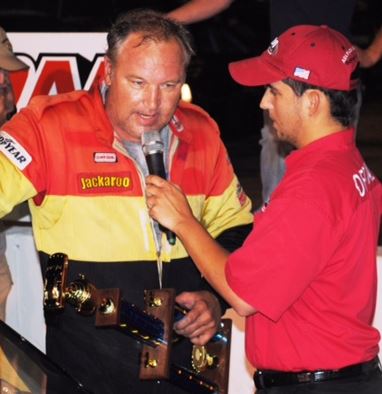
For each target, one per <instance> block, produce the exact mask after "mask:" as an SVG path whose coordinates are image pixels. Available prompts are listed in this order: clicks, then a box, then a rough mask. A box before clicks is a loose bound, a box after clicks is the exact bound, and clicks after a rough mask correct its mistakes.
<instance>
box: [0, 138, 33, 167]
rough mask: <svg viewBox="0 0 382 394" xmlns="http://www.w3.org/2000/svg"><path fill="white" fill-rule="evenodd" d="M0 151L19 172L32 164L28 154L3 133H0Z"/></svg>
mask: <svg viewBox="0 0 382 394" xmlns="http://www.w3.org/2000/svg"><path fill="white" fill-rule="evenodd" d="M0 151H1V152H3V153H4V155H5V156H7V157H8V159H9V160H10V161H11V162H12V163H13V164H14V165H15V166H16V167H17V168H18V169H20V170H24V169H25V168H26V167H27V166H28V165H29V164H30V163H31V162H32V157H31V156H30V154H29V153H28V152H27V151H26V150H25V149H24V148H23V147H22V146H21V145H20V144H19V143H18V142H17V141H16V140H15V139H14V138H13V137H11V136H10V135H9V134H8V133H6V132H5V131H1V132H0Z"/></svg>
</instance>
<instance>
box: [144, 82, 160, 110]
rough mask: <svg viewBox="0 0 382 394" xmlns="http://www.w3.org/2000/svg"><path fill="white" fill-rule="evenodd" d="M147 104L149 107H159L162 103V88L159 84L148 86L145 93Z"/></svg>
mask: <svg viewBox="0 0 382 394" xmlns="http://www.w3.org/2000/svg"><path fill="white" fill-rule="evenodd" d="M145 104H146V106H147V107H148V108H149V109H157V108H158V107H159V105H160V89H159V87H157V86H150V87H148V89H147V91H146V94H145Z"/></svg>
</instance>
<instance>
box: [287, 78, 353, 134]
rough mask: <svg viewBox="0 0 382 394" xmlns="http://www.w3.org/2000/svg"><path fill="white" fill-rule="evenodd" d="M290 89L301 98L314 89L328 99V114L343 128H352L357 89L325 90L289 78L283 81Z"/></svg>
mask: <svg viewBox="0 0 382 394" xmlns="http://www.w3.org/2000/svg"><path fill="white" fill-rule="evenodd" d="M283 82H284V83H286V84H287V85H288V86H290V87H291V88H292V90H293V91H294V93H295V94H296V95H297V96H299V97H300V96H302V95H303V94H304V92H305V91H306V90H308V89H316V90H319V91H321V92H322V93H324V94H325V96H327V97H328V99H329V104H330V114H331V115H332V117H333V118H334V119H336V120H337V121H338V122H339V123H341V124H342V125H343V126H344V127H349V126H353V125H354V123H355V120H356V112H357V104H358V100H359V94H360V93H359V92H358V91H357V89H353V90H350V91H343V90H335V89H326V88H322V87H319V86H315V85H310V84H307V83H305V82H301V81H296V80H294V79H291V78H287V79H284V80H283Z"/></svg>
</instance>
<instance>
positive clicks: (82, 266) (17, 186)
mask: <svg viewBox="0 0 382 394" xmlns="http://www.w3.org/2000/svg"><path fill="white" fill-rule="evenodd" d="M108 45H109V48H108V51H107V54H106V56H105V78H104V80H103V81H101V83H100V85H99V86H94V87H93V88H92V89H91V91H89V92H87V91H76V92H71V93H68V94H62V95H57V96H49V97H48V96H47V97H42V96H41V97H36V98H34V99H33V100H32V101H31V103H30V104H29V105H28V106H27V107H26V108H24V109H23V110H21V112H20V113H19V114H18V115H16V116H15V117H14V118H13V119H12V121H10V122H8V123H6V124H5V125H4V127H3V128H2V130H1V133H0V151H1V153H0V165H1V171H2V177H1V186H0V189H1V193H2V195H1V199H0V214H1V215H5V214H6V213H7V212H9V211H10V210H11V209H12V208H13V207H14V206H15V205H16V204H19V203H20V202H22V201H25V200H28V201H29V207H30V211H31V216H32V224H33V232H34V237H35V242H36V246H37V249H38V251H39V253H40V256H41V261H42V268H43V272H44V271H45V264H46V261H47V258H48V257H49V255H51V254H53V253H56V252H62V253H65V254H67V255H68V256H69V259H70V263H69V281H70V280H72V279H75V278H76V277H77V276H78V274H80V273H81V274H84V275H85V276H86V277H87V278H88V279H89V280H90V281H91V282H93V283H94V284H95V285H96V286H97V287H98V288H120V289H121V290H122V295H123V298H124V299H125V300H127V301H128V302H131V303H134V304H136V305H138V306H140V307H142V306H143V291H144V289H152V288H159V287H163V288H166V287H172V288H175V290H176V293H177V298H176V301H177V303H179V304H180V305H181V306H182V307H185V308H187V309H188V310H189V312H188V313H187V314H186V316H185V317H184V318H183V319H182V320H180V321H179V322H177V323H176V325H175V330H176V331H177V332H178V333H180V334H182V335H184V336H186V337H189V338H190V341H191V342H192V343H194V344H204V343H205V342H206V341H208V340H209V339H210V338H211V337H212V336H213V335H214V333H215V332H216V328H217V327H218V324H219V320H220V315H221V308H220V306H219V302H218V300H217V298H216V296H215V295H214V294H213V293H212V292H211V289H210V288H209V287H208V285H207V284H206V282H205V281H204V279H203V278H202V277H201V276H200V274H199V273H198V271H197V269H196V268H195V267H194V265H193V263H192V260H191V259H190V258H189V256H188V254H187V252H186V250H185V248H184V247H183V245H182V244H181V242H180V241H179V240H176V242H175V244H174V245H171V244H170V243H169V242H168V241H167V239H166V236H165V234H164V233H162V231H161V230H160V228H159V227H158V225H157V224H156V223H155V222H153V220H152V219H151V218H150V217H149V215H148V212H147V207H146V201H145V180H144V179H145V176H146V175H148V169H147V165H146V161H145V157H144V154H143V150H142V146H141V142H140V141H141V136H142V133H146V132H152V131H160V136H161V140H162V142H163V145H164V157H165V159H164V162H165V167H166V170H167V173H168V178H170V179H171V180H172V181H174V182H176V183H177V184H179V185H180V186H181V187H182V188H183V190H185V191H186V193H187V195H188V199H189V202H190V204H191V206H192V208H193V211H194V214H195V216H197V217H198V218H199V220H200V222H201V223H202V224H203V226H205V228H206V229H207V230H208V232H209V233H210V234H211V235H212V236H213V237H214V238H216V239H217V240H218V241H220V242H221V243H222V244H223V245H224V246H225V247H226V248H228V249H235V248H236V247H237V246H239V245H240V244H241V242H242V240H243V238H244V237H245V235H246V234H247V233H248V231H249V230H250V227H251V223H252V217H251V213H250V211H251V203H250V200H249V198H248V197H247V196H246V195H245V194H244V192H243V190H242V189H241V187H240V185H239V182H238V180H237V178H236V176H235V174H234V172H233V168H232V165H231V163H230V161H229V158H228V155H227V152H226V149H225V147H224V145H223V143H222V141H221V139H220V137H219V130H218V127H217V125H216V123H215V122H214V121H213V120H212V119H211V118H210V117H209V115H208V114H206V113H205V112H204V111H203V110H202V109H200V108H198V107H197V106H195V105H192V104H186V103H183V102H180V101H179V97H180V88H181V85H182V83H183V82H184V80H185V69H186V66H187V64H188V62H189V58H190V56H191V54H192V49H191V46H190V42H189V35H188V32H187V31H186V30H185V29H184V28H183V27H182V26H180V25H178V24H176V23H174V22H172V21H170V20H168V19H166V18H164V17H163V16H161V15H159V14H157V13H155V12H152V11H147V10H146V11H145V10H141V11H133V12H131V13H128V14H126V15H124V16H122V17H120V19H119V20H117V22H116V23H115V25H114V26H113V27H112V29H111V31H110V32H109V34H108ZM26 264H27V262H26ZM47 321H48V331H47V354H48V356H50V357H51V358H52V359H53V360H54V361H56V362H57V363H59V364H60V365H61V366H63V367H64V368H66V369H67V370H68V371H69V372H70V373H71V374H72V375H73V376H74V377H75V378H77V379H78V380H80V381H81V382H82V383H83V384H84V386H85V387H87V388H89V389H90V390H91V391H92V392H95V393H113V394H115V393H122V392H125V393H134V394H135V393H145V394H147V393H154V392H155V393H160V392H163V393H164V392H166V393H184V391H182V390H181V389H178V388H175V386H172V385H170V384H169V383H167V382H161V383H157V382H154V383H153V382H140V381H138V369H139V354H140V350H141V344H139V343H137V342H136V341H134V340H133V339H131V338H129V337H128V336H127V335H124V334H123V333H120V332H118V331H117V330H112V329H104V330H101V329H96V328H95V327H94V320H93V319H91V318H87V319H85V318H83V317H81V316H78V314H77V313H76V311H75V310H74V309H73V308H70V307H66V308H65V310H64V312H63V313H62V314H60V315H59V316H54V317H49V319H48V320H47ZM173 354H174V356H173V357H175V358H182V351H181V350H177V351H174V352H173Z"/></svg>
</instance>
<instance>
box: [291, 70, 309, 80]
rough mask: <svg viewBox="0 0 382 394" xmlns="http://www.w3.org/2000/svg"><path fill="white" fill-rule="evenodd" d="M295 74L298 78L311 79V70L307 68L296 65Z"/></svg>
mask: <svg viewBox="0 0 382 394" xmlns="http://www.w3.org/2000/svg"><path fill="white" fill-rule="evenodd" d="M293 75H294V76H295V77H298V78H302V79H309V75H310V71H309V70H306V69H305V68H301V67H296V68H295V69H294V73H293Z"/></svg>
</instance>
